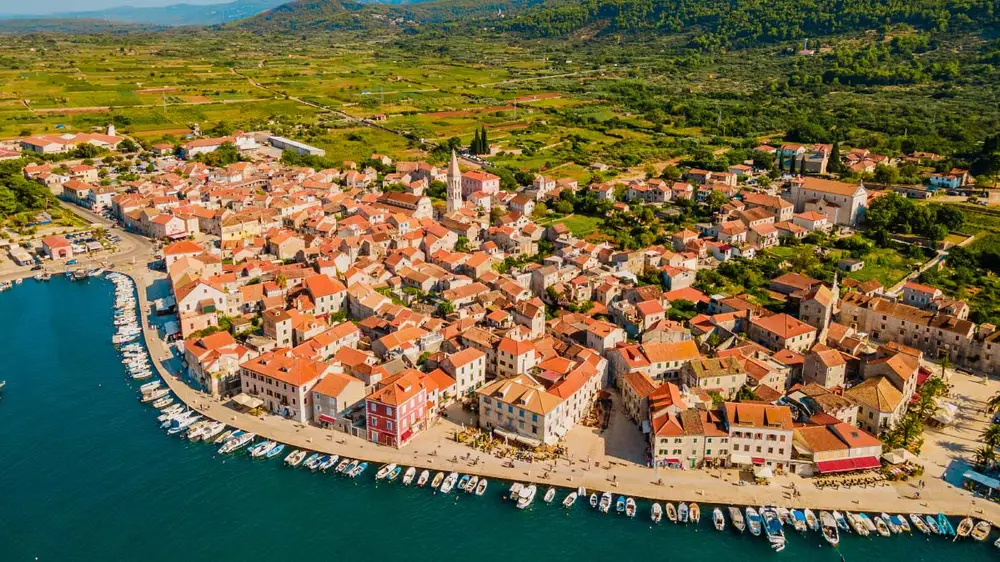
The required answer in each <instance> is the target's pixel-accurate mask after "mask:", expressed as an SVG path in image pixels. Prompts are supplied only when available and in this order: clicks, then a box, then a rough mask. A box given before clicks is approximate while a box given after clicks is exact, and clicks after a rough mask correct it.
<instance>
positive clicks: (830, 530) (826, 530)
mask: <svg viewBox="0 0 1000 562" xmlns="http://www.w3.org/2000/svg"><path fill="white" fill-rule="evenodd" d="M819 522H820V525H821V526H822V528H823V538H824V539H826V542H828V543H830V546H832V547H834V548H836V546H837V545H838V544H840V531H839V530H838V528H837V519H836V518H834V516H833V514H832V513H830V512H829V511H821V512H819Z"/></svg>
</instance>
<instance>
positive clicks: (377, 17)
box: [226, 0, 540, 32]
mask: <svg viewBox="0 0 1000 562" xmlns="http://www.w3.org/2000/svg"><path fill="white" fill-rule="evenodd" d="M539 1H540V0H434V1H415V0H408V1H406V2H402V1H394V0H393V1H391V3H388V2H387V3H382V2H372V1H370V0H366V1H357V0H297V1H295V2H289V3H288V4H283V5H281V6H278V7H277V8H274V9H273V10H270V11H268V12H265V13H262V14H258V15H256V16H254V17H251V18H248V19H245V20H242V21H239V22H235V23H233V24H231V25H230V26H226V27H236V28H240V29H244V30H247V31H254V32H282V31H294V32H304V31H329V30H337V29H345V30H351V29H356V30H363V29H378V28H382V27H391V26H396V27H405V26H420V25H426V24H433V23H440V22H445V21H452V20H459V19H466V18H467V19H469V20H470V21H479V20H480V19H483V18H485V19H489V18H491V17H492V16H493V15H494V14H496V13H497V11H498V10H502V11H503V12H504V13H510V12H511V11H513V10H516V9H518V8H520V7H522V6H527V5H532V4H536V3H538V2H539Z"/></svg>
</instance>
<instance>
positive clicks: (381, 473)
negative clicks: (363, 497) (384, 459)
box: [375, 463, 396, 480]
mask: <svg viewBox="0 0 1000 562" xmlns="http://www.w3.org/2000/svg"><path fill="white" fill-rule="evenodd" d="M394 468H396V463H389V464H384V465H382V468H379V469H378V472H376V473H375V480H383V479H384V478H385V477H386V476H389V473H390V472H392V471H393V469H394Z"/></svg>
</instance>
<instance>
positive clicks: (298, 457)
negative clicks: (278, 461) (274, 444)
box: [285, 449, 307, 468]
mask: <svg viewBox="0 0 1000 562" xmlns="http://www.w3.org/2000/svg"><path fill="white" fill-rule="evenodd" d="M306 452H307V451H304V450H302V449H295V450H294V451H292V452H291V453H290V454H289V455H288V456H287V457H285V464H286V465H288V466H290V467H292V468H295V467H297V466H299V465H300V464H302V461H304V460H306Z"/></svg>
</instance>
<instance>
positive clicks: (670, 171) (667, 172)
mask: <svg viewBox="0 0 1000 562" xmlns="http://www.w3.org/2000/svg"><path fill="white" fill-rule="evenodd" d="M681 175H682V174H681V169H680V168H678V167H677V166H674V165H670V166H667V167H665V168H663V171H662V172H661V173H660V177H661V178H663V179H665V180H667V181H676V180H679V179H681Z"/></svg>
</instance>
